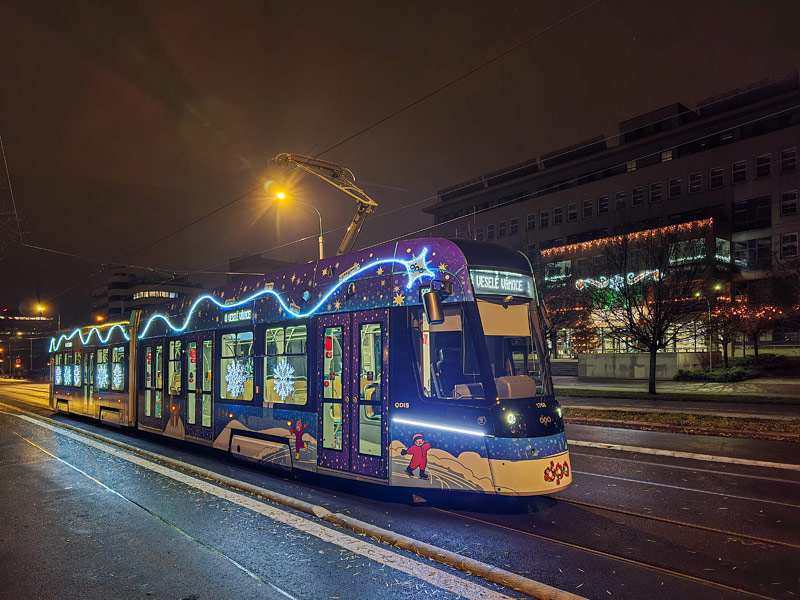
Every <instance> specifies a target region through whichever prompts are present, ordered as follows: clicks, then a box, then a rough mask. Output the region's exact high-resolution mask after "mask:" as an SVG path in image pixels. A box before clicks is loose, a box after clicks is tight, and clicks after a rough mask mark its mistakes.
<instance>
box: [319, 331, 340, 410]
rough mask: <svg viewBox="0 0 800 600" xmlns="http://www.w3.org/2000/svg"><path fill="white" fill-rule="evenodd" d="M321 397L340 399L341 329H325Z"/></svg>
mask: <svg viewBox="0 0 800 600" xmlns="http://www.w3.org/2000/svg"><path fill="white" fill-rule="evenodd" d="M323 352H324V353H325V354H324V357H323V362H322V364H323V367H322V371H323V372H322V397H323V398H341V397H342V328H341V327H326V328H325V345H324V348H323Z"/></svg>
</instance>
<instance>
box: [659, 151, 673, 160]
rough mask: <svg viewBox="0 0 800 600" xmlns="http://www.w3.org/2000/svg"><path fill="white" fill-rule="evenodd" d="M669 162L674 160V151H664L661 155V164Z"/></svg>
mask: <svg viewBox="0 0 800 600" xmlns="http://www.w3.org/2000/svg"><path fill="white" fill-rule="evenodd" d="M668 160H672V150H664V151H663V152H662V153H661V162H667V161H668Z"/></svg>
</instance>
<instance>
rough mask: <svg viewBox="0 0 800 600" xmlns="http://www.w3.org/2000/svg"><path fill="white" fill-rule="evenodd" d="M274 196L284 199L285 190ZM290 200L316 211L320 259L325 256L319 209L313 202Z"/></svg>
mask: <svg viewBox="0 0 800 600" xmlns="http://www.w3.org/2000/svg"><path fill="white" fill-rule="evenodd" d="M264 187H265V188H266V187H267V186H266V184H265V186H264ZM275 198H277V199H278V200H280V201H283V200H286V192H283V191H279V192H276V193H275ZM292 200H293V201H294V202H296V203H297V204H302V205H303V206H308V207H309V208H313V209H314V212H315V213H317V216H318V217H319V259H320V260H322V259H323V258H325V241H324V239H323V237H322V214H320V212H319V209H318V208H317V207H316V206H314V205H313V204H309V203H308V202H300V200H295V199H294V198H293V199H292Z"/></svg>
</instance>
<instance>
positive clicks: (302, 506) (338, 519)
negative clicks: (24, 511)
mask: <svg viewBox="0 0 800 600" xmlns="http://www.w3.org/2000/svg"><path fill="white" fill-rule="evenodd" d="M0 406H3V407H5V408H8V409H11V410H16V411H18V412H21V413H23V414H26V415H28V416H30V417H33V418H36V419H39V420H43V421H48V422H49V423H51V424H52V425H54V426H57V427H61V428H63V429H66V430H68V431H72V432H74V433H78V434H80V435H83V436H86V437H89V438H92V439H94V440H97V441H100V442H103V443H105V444H109V445H111V446H116V447H117V448H120V449H122V450H125V451H127V452H131V453H133V454H137V455H139V456H142V457H144V458H147V459H150V460H154V461H156V462H159V463H161V464H165V465H168V466H170V467H173V468H177V469H180V470H182V471H185V472H188V473H191V474H193V475H197V476H199V477H202V478H204V479H208V480H211V481H215V482H217V483H221V484H222V485H225V486H226V487H229V488H231V489H234V490H237V491H240V492H244V493H246V494H251V495H254V496H256V497H258V498H262V499H265V500H269V501H270V502H273V503H275V504H280V505H281V506H285V507H288V508H292V509H294V510H297V511H299V512H302V513H305V514H307V515H311V516H313V517H315V518H318V519H321V520H323V521H326V522H328V523H331V524H332V525H336V526H338V527H342V528H344V529H348V530H350V531H352V532H354V533H357V534H360V535H367V536H369V537H371V538H373V539H375V540H377V541H379V542H382V543H385V544H389V545H391V546H395V547H397V548H400V549H402V550H407V551H409V552H413V553H414V554H416V555H418V556H422V557H424V558H428V559H430V560H432V561H434V562H437V563H439V564H444V565H447V566H450V567H453V568H455V569H456V570H458V571H461V572H463V573H466V574H467V575H474V576H476V577H480V578H481V579H483V580H484V581H488V582H489V583H494V584H497V585H501V586H503V587H506V588H509V589H511V590H513V591H515V592H522V593H523V594H526V595H528V596H530V597H532V598H536V599H538V600H587V599H586V598H584V597H583V596H576V595H575V594H572V593H570V592H565V591H563V590H559V589H557V588H554V587H551V586H549V585H547V584H544V583H540V582H538V581H534V580H533V579H528V578H527V577H522V576H521V575H517V574H516V573H512V572H510V571H506V570H505V569H501V568H499V567H494V566H492V565H489V564H486V563H482V562H480V561H477V560H475V559H472V558H467V557H465V556H461V555H460V554H457V553H455V552H452V551H450V550H445V549H444V548H439V547H438V546H433V545H431V544H424V543H422V542H420V541H419V540H415V539H413V538H410V537H407V536H404V535H402V534H399V533H395V532H393V531H389V530H388V529H384V528H382V527H378V526H376V525H372V524H370V523H365V522H364V521H360V520H358V519H354V518H353V517H349V516H347V515H343V514H341V513H333V512H331V511H329V510H328V509H326V508H323V507H322V506H318V505H316V504H311V503H310V502H306V501H304V500H298V499H297V498H293V497H291V496H286V495H285V494H280V493H278V492H273V491H270V490H267V489H265V488H260V487H258V486H255V485H252V484H249V483H245V482H242V481H238V480H236V479H233V478H231V477H227V476H225V475H220V474H218V473H215V472H213V471H210V470H208V469H204V468H202V467H197V466H195V465H191V464H189V463H186V462H183V461H181V460H177V459H174V458H169V457H167V456H162V455H159V454H156V453H154V452H150V451H149V450H144V449H142V448H136V447H135V446H132V445H130V444H126V443H124V442H118V441H116V440H112V439H110V438H106V437H104V436H101V435H98V434H96V433H92V432H89V431H84V430H82V429H79V428H78V427H74V426H72V425H67V424H66V423H60V422H59V421H55V420H53V419H50V418H48V417H44V416H42V415H39V414H36V413H33V412H30V411H27V410H25V409H22V408H19V407H16V406H13V405H9V404H5V403H3V402H0Z"/></svg>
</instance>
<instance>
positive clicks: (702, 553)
mask: <svg viewBox="0 0 800 600" xmlns="http://www.w3.org/2000/svg"><path fill="white" fill-rule="evenodd" d="M0 401H2V402H6V403H7V404H17V403H18V402H17V401H15V400H13V399H10V398H9V397H8V396H4V395H3V390H2V387H0ZM26 408H27V409H28V410H34V408H33V407H31V406H30V405H28V406H27V407H26ZM0 410H3V411H5V412H6V413H8V412H12V413H13V411H11V410H9V409H3V408H1V407H0ZM35 410H38V412H41V413H42V414H50V412H49V411H47V410H46V409H43V408H41V409H35ZM54 418H55V420H56V421H63V422H65V423H69V424H71V425H73V426H79V427H81V428H83V429H86V430H89V431H94V432H97V433H99V434H101V435H104V436H106V437H109V438H112V439H118V440H120V441H122V442H125V443H130V444H134V445H137V446H140V447H143V448H145V449H149V450H151V451H154V452H159V453H162V454H164V455H167V456H171V457H174V458H176V459H180V460H185V461H187V462H190V463H192V464H196V465H198V466H200V467H203V468H208V469H211V470H214V471H215V472H218V473H220V474H222V475H225V476H229V477H234V478H236V479H238V480H241V481H245V482H249V483H252V484H254V485H257V486H263V487H265V488H268V489H270V490H274V491H276V492H279V493H284V494H288V495H291V496H293V497H297V498H301V499H303V500H307V501H310V502H313V503H315V504H318V505H322V506H325V507H326V508H327V509H329V510H332V511H336V512H341V513H344V514H349V515H352V516H354V517H356V518H359V519H361V520H363V521H365V522H369V523H374V524H376V525H379V526H381V527H384V528H387V529H390V530H393V531H398V532H400V533H403V534H405V535H409V536H412V537H415V538H417V539H419V540H421V541H423V542H425V543H429V544H437V545H439V546H441V547H444V548H447V549H449V550H453V551H455V552H459V553H461V554H463V555H465V556H470V557H472V558H476V559H478V560H482V561H484V562H486V563H488V564H491V565H496V566H499V567H502V568H505V569H508V570H511V571H515V572H518V573H521V574H523V575H525V576H526V577H530V578H532V579H535V580H537V581H542V582H543V583H547V584H549V585H553V586H554V587H557V588H559V589H563V590H566V591H570V592H574V593H576V594H580V595H583V596H585V597H588V598H609V597H613V598H637V599H638V598H696V597H708V598H750V597H768V598H791V597H794V596H793V594H797V593H798V592H800V590H798V581H797V578H796V574H795V571H796V565H797V564H800V518H798V517H799V516H800V513H799V512H798V508H800V503H798V502H797V500H796V499H797V498H798V493H797V492H798V489H800V472H797V471H792V470H788V469H776V468H758V467H749V466H743V465H731V464H722V463H718V462H714V461H697V460H686V459H678V458H674V457H668V456H654V455H645V454H641V453H637V452H619V451H611V450H605V449H602V448H586V447H578V446H574V447H573V449H572V452H571V456H572V468H573V473H574V483H573V485H572V486H570V487H569V488H568V489H566V490H565V491H563V492H561V493H560V494H556V495H554V496H552V497H538V498H533V499H527V500H521V501H514V500H509V499H496V498H492V499H482V498H480V497H477V496H467V495H456V496H453V495H431V496H427V497H425V498H424V500H425V502H416V503H415V502H414V500H415V499H414V498H413V497H412V496H411V495H410V494H409V493H407V492H398V491H396V490H391V489H385V488H379V487H376V486H369V485H362V484H354V483H352V482H345V481H342V480H334V479H331V478H325V477H311V476H304V477H301V478H299V479H294V478H291V477H286V476H285V475H282V474H279V473H275V472H270V471H264V470H262V469H259V468H256V467H255V466H250V465H249V464H244V463H241V462H238V461H235V460H232V459H229V458H228V457H226V456H225V455H224V454H221V453H218V452H214V451H209V450H206V449H201V448H196V447H192V446H187V445H184V444H180V443H178V442H172V441H169V440H164V439H161V438H157V437H154V436H150V435H146V434H142V433H138V432H133V433H132V434H129V433H125V432H123V431H121V430H115V429H112V428H107V427H104V426H100V425H99V424H97V423H93V422H90V421H87V420H84V419H75V418H71V417H68V416H65V415H57V416H55V417H54ZM0 425H2V427H0V452H1V454H0V457H2V458H0V465H2V466H0V484H2V487H0V489H2V490H4V491H3V492H2V498H0V504H1V505H2V506H4V507H7V508H8V509H9V510H11V511H12V514H13V515H15V516H14V517H13V518H12V519H11V520H10V522H13V523H15V525H14V527H12V528H10V527H7V526H5V525H4V526H3V534H2V535H0V537H2V538H3V539H4V541H3V542H0V548H3V550H0V552H1V553H0V568H2V569H3V572H4V573H5V574H8V573H13V574H14V577H13V582H14V583H12V587H11V588H7V589H8V590H9V591H7V592H0V597H9V598H10V597H15V598H18V597H26V596H30V595H31V594H32V592H31V591H30V590H34V591H35V592H36V593H35V594H34V595H36V596H37V597H70V596H73V595H74V594H71V593H69V591H73V592H74V591H75V590H83V589H87V590H89V593H86V594H83V595H82V596H81V597H131V598H151V597H164V598H184V597H186V598H190V597H195V598H212V597H240V598H247V597H265V598H271V597H273V596H272V595H270V594H272V593H278V594H281V592H277V591H276V590H275V589H274V588H272V587H269V585H267V584H265V583H261V581H259V579H255V578H254V577H252V576H251V575H247V574H246V573H245V572H244V571H242V569H241V568H239V567H237V566H235V565H234V564H233V563H231V562H230V560H228V559H232V560H235V561H237V563H238V564H239V565H241V566H242V567H244V568H246V569H247V570H248V571H250V572H251V573H253V574H254V575H256V576H257V577H258V578H260V579H261V580H263V581H266V582H268V583H271V584H272V585H275V586H277V587H279V588H280V589H281V590H283V592H284V593H289V594H292V595H293V596H294V597H296V598H303V599H306V598H309V599H311V598H394V597H397V598H429V597H430V598H450V597H458V596H459V593H454V592H453V591H451V590H448V589H446V588H442V587H437V586H435V585H431V583H430V582H428V581H426V576H428V569H427V568H428V567H430V568H431V571H433V570H437V571H438V570H441V571H445V572H447V573H448V574H450V575H451V576H457V577H459V578H463V579H464V580H465V581H467V582H469V583H472V584H475V583H477V584H478V585H481V586H482V587H484V588H486V589H487V590H489V592H491V593H498V592H499V593H502V594H507V595H509V596H511V597H519V594H518V593H515V592H512V591H510V590H507V589H501V590H498V588H496V587H494V586H491V585H490V584H487V583H485V582H479V581H476V580H474V579H472V578H470V577H469V576H468V575H466V574H463V573H458V572H455V571H453V570H451V569H448V568H446V567H442V566H441V565H437V564H435V563H432V562H430V561H420V559H419V558H417V557H414V556H412V555H409V554H407V553H402V552H397V554H398V556H400V557H401V560H402V561H404V562H405V563H406V564H410V561H420V564H422V565H424V566H425V567H426V568H425V569H423V570H422V571H421V572H420V573H419V575H418V576H411V575H408V574H407V573H403V572H401V571H398V570H396V569H394V568H392V567H390V566H387V565H386V564H383V563H381V562H379V561H375V560H370V559H367V558H364V557H363V556H362V555H359V554H357V553H353V552H351V551H349V550H346V549H343V548H342V547H341V546H337V545H336V544H331V543H330V542H325V541H322V540H321V539H320V538H318V537H315V536H313V535H310V534H308V533H307V532H305V531H300V530H297V529H296V528H293V527H291V526H289V525H286V524H285V523H282V522H279V521H276V520H275V519H273V518H271V517H269V516H267V515H265V514H263V513H262V512H258V511H254V510H252V509H250V508H247V507H246V506H243V505H241V504H237V503H236V502H231V501H228V500H225V499H222V498H220V497H219V496H216V495H214V494H212V493H210V492H209V491H207V490H203V489H199V488H197V487H193V486H192V485H188V484H186V483H182V482H180V481H177V480H175V479H174V478H171V477H169V476H166V475H164V474H160V473H158V472H156V471H153V470H152V469H150V468H148V467H146V466H143V465H137V464H135V463H131V462H130V461H129V460H126V459H123V458H120V457H118V456H116V455H113V454H109V453H108V452H107V451H104V450H101V449H99V448H96V447H94V446H91V445H87V444H86V443H84V442H82V441H79V440H78V439H74V438H72V437H68V436H65V435H64V434H62V433H58V432H56V431H52V430H50V429H47V428H44V427H42V426H41V425H38V424H35V423H32V422H30V421H27V420H24V419H21V418H20V417H19V416H18V415H11V414H0ZM9 430H13V431H15V432H16V433H17V434H19V435H22V436H25V437H27V438H28V439H30V440H31V441H32V442H33V443H35V444H37V445H39V446H41V448H42V449H44V450H47V451H48V452H51V453H52V454H54V455H56V456H59V457H61V458H62V459H63V460H65V461H67V462H70V464H73V465H74V466H75V467H77V468H80V469H81V470H82V471H84V472H85V473H86V474H87V475H90V476H91V477H94V478H95V479H96V480H97V481H100V482H102V483H103V484H104V485H106V486H108V487H109V488H111V489H112V490H114V492H117V493H119V494H121V495H122V496H124V497H125V498H127V499H128V500H123V499H122V498H120V497H119V496H116V494H115V493H114V492H111V491H109V490H107V489H106V488H103V487H102V486H100V485H98V483H97V482H96V481H93V480H91V479H88V478H87V477H86V476H85V475H82V474H80V473H78V472H77V471H74V470H73V469H71V468H70V467H67V466H66V465H65V464H64V463H61V462H59V461H58V460H55V459H53V458H50V457H47V455H44V454H43V453H42V451H41V450H39V449H37V448H35V447H33V446H31V444H30V443H29V442H26V441H24V440H22V439H20V438H19V436H18V435H16V434H15V433H11V432H10V431H9ZM567 433H568V437H569V438H570V439H571V440H573V441H584V442H606V443H614V444H624V445H628V446H633V447H648V448H665V449H671V450H681V451H686V452H698V453H703V454H711V455H714V454H719V455H721V456H738V457H742V458H748V459H752V460H763V461H770V462H785V463H787V464H796V463H797V462H798V460H799V459H798V452H797V449H798V448H800V446H798V445H797V444H793V443H788V442H783V443H779V442H766V441H759V440H735V439H733V440H732V439H728V438H714V437H708V436H681V435H676V434H659V433H653V432H641V431H630V430H619V429H610V428H599V427H583V426H569V427H568V430H567ZM26 499H27V501H26ZM31 499H33V501H31ZM251 500H252V498H251ZM417 500H419V499H417ZM281 510H283V511H284V512H291V511H289V510H288V509H283V508H282V509H281ZM294 517H298V518H303V519H305V520H306V521H313V520H310V519H307V518H306V517H302V516H300V515H294ZM24 525H28V527H27V528H26V527H24ZM314 525H317V526H322V527H326V528H328V529H331V530H333V531H336V532H340V530H337V529H335V528H329V527H327V525H324V524H321V523H320V522H318V521H314ZM176 527H177V528H179V529H180V530H182V531H183V532H185V534H187V535H189V536H191V539H192V540H197V541H191V540H190V541H191V543H188V542H187V541H186V540H188V539H189V538H186V537H185V535H183V534H181V533H179V532H178V531H177V530H176V529H175V528H176ZM31 528H39V529H42V530H44V529H46V530H47V533H46V534H45V535H40V536H37V535H36V534H35V533H34V532H30V531H28V530H30V529H31ZM351 537H356V536H351ZM140 538H141V539H140ZM65 539H66V540H69V542H66V541H65ZM153 540H157V543H153ZM22 544H24V545H25V550H24V552H23V551H21V550H19V547H20V545H22ZM76 545H77V546H78V547H80V548H83V550H82V551H80V552H75V546H76ZM140 548H141V549H140ZM384 548H388V547H384ZM320 551H321V552H322V554H320ZM390 551H391V552H395V550H390ZM20 556H23V560H18V557H20ZM42 556H47V557H52V556H58V557H70V558H69V560H63V558H62V559H61V560H60V561H59V564H58V565H57V567H52V561H51V560H49V559H48V560H47V561H43V560H42V559H41V557H42ZM37 557H38V560H37ZM225 557H227V558H225ZM153 562H155V563H157V564H152V563H153ZM22 563H24V564H22ZM105 564H108V565H109V566H108V568H105V567H104V565H105ZM45 569H47V570H45ZM111 573H113V576H111ZM184 573H186V574H188V575H187V576H186V577H184V576H183V574H184ZM242 574H244V575H242ZM245 579H248V580H250V581H245ZM123 580H124V581H123ZM187 582H188V583H190V584H191V583H194V584H195V585H194V586H192V585H189V586H188V587H187V586H186V585H184V584H185V583H187ZM253 582H255V583H257V584H258V585H257V586H256V587H255V588H252V587H251V586H253V585H254V583H253ZM145 583H147V584H148V585H150V586H154V587H152V588H150V587H145V585H144V584H145ZM223 584H224V585H223ZM25 586H28V587H25ZM103 586H105V588H104V587H103ZM215 586H216V587H215ZM259 586H260V587H259ZM12 588H13V589H12ZM221 588H225V589H230V590H231V595H229V596H226V595H225V594H224V592H220V593H217V591H218V590H220V589H221ZM103 589H105V591H106V593H107V594H108V595H107V596H102V590H103ZM117 590H119V591H120V593H119V594H116V595H115V594H114V593H113V592H114V591H117ZM250 590H255V591H256V593H257V594H258V595H257V596H250V595H249V594H250ZM146 591H150V592H151V595H149V596H148V595H146ZM234 591H235V592H236V593H233V592H234ZM12 592H13V595H11V594H12ZM5 594H9V595H5ZM276 597H287V596H285V595H280V596H276Z"/></svg>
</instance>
